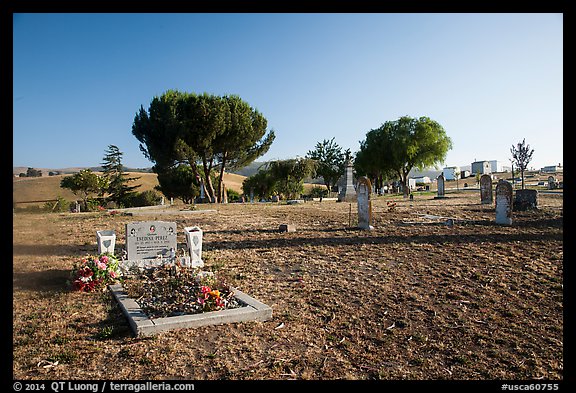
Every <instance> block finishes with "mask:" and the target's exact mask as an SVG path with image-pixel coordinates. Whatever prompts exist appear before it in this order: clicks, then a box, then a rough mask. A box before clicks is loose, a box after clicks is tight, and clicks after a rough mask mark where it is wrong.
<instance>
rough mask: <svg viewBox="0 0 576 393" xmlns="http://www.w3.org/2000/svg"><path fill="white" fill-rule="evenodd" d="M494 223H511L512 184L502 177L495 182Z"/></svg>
mask: <svg viewBox="0 0 576 393" xmlns="http://www.w3.org/2000/svg"><path fill="white" fill-rule="evenodd" d="M496 224H500V225H512V185H511V184H510V183H508V182H507V181H506V180H502V179H501V180H499V181H498V184H496Z"/></svg>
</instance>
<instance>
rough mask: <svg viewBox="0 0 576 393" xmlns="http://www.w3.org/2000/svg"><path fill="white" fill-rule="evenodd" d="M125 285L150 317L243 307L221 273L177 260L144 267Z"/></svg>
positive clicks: (126, 289)
mask: <svg viewBox="0 0 576 393" xmlns="http://www.w3.org/2000/svg"><path fill="white" fill-rule="evenodd" d="M122 285H123V287H124V290H125V291H126V292H127V294H128V296H129V297H131V298H134V299H137V300H136V302H137V303H138V305H139V306H140V307H141V308H142V310H143V311H144V312H145V313H146V314H147V315H148V316H149V317H150V318H163V317H170V316H176V315H184V314H199V313H203V312H209V311H218V310H224V309H229V308H237V307H242V305H241V304H240V303H239V302H238V300H237V299H236V298H235V297H234V291H233V289H232V287H231V286H230V285H229V284H228V283H227V282H226V281H225V280H224V279H223V278H222V277H220V276H217V275H216V274H215V273H214V272H210V271H200V270H199V269H197V268H187V267H184V266H181V265H180V264H178V263H172V264H165V265H161V266H156V267H151V268H145V269H142V270H141V271H140V272H139V273H137V274H132V275H128V276H126V277H124V281H123V284H122Z"/></svg>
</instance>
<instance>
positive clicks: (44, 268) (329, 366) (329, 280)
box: [13, 192, 564, 380]
mask: <svg viewBox="0 0 576 393" xmlns="http://www.w3.org/2000/svg"><path fill="white" fill-rule="evenodd" d="M448 196H449V198H448V199H445V200H434V199H433V197H432V195H429V194H428V195H417V196H416V198H415V200H414V202H413V203H412V204H411V203H410V202H409V201H407V200H404V199H403V198H402V197H393V198H392V199H393V200H395V201H396V202H397V207H396V208H395V209H394V210H393V211H388V209H387V207H386V201H388V200H390V199H391V198H390V197H379V198H375V199H374V201H373V211H374V216H375V218H374V226H375V228H376V229H375V230H374V231H371V232H363V231H359V230H357V229H354V228H350V227H349V220H351V221H352V226H354V225H355V216H356V214H355V206H353V209H352V215H350V205H349V204H347V203H336V202H328V201H325V202H322V203H318V202H308V203H305V204H301V205H285V204H253V205H251V204H231V205H224V206H206V207H207V208H212V209H213V208H216V209H217V212H216V213H201V214H200V213H199V214H192V215H190V214H188V215H185V214H182V213H180V212H178V211H175V212H174V214H173V215H161V216H154V215H151V216H146V217H145V218H140V217H129V216H111V215H109V214H106V213H103V212H100V213H80V214H70V213H63V214H28V213H21V214H15V215H14V221H13V235H14V237H13V263H14V264H13V285H14V286H13V329H14V334H13V358H14V363H13V376H14V378H17V379H115V380H123V379H207V380H216V379H234V380H236V379H266V380H269V379H314V380H316V379H384V380H390V379H416V380H428V379H434V380H436V379H478V380H492V379H520V380H528V379H534V378H536V379H540V378H543V379H551V380H561V379H563V369H564V359H563V342H564V338H563V325H564V324H563V301H564V298H563V211H562V206H563V200H562V197H561V195H545V194H541V195H540V200H539V204H540V209H539V210H538V211H532V212H523V213H515V214H514V223H513V225H512V226H510V227H507V226H498V225H496V224H494V215H495V214H494V208H493V207H488V206H482V205H480V204H479V195H477V193H475V192H474V193H471V192H461V193H451V194H449V195H448ZM424 214H428V215H436V216H442V217H452V218H455V219H456V225H454V226H453V227H448V226H446V225H445V224H444V223H443V222H444V221H443V219H434V218H430V217H428V216H424ZM142 219H145V220H155V219H159V220H169V221H175V222H176V223H177V225H178V229H179V239H178V241H179V243H184V242H185V239H184V235H183V234H182V228H183V227H184V226H190V225H198V226H200V227H201V228H202V229H203V231H204V255H203V257H204V260H205V263H206V266H207V268H208V269H212V270H215V271H218V272H219V273H220V274H223V275H225V276H226V277H227V279H228V281H229V282H230V283H231V284H232V285H233V286H235V287H237V288H239V289H240V290H241V291H243V292H246V293H248V294H249V295H251V296H253V297H255V298H256V299H258V300H260V301H262V302H264V303H266V304H268V305H270V306H271V307H272V308H273V316H274V317H273V320H271V321H267V322H247V323H238V324H230V325H222V326H214V327H206V328H199V329H184V330H179V331H171V332H166V333H161V334H158V335H157V336H155V337H153V338H145V339H139V338H134V337H132V335H131V333H130V330H129V328H128V324H127V322H126V320H125V319H124V317H123V316H122V314H121V313H120V311H119V309H118V307H117V305H116V304H115V303H114V302H113V300H112V299H111V296H110V295H109V294H108V293H106V292H104V293H97V294H83V293H74V292H71V291H70V290H69V289H68V288H67V286H66V279H67V277H68V273H69V271H70V269H71V268H72V265H73V263H74V261H76V260H77V258H78V257H80V256H84V255H85V254H87V253H95V252H96V239H95V232H96V231H97V230H100V229H114V230H116V233H117V234H118V235H119V237H118V239H117V250H119V249H120V248H121V247H122V246H123V242H124V225H125V224H126V223H127V222H130V221H133V220H134V221H139V220H142ZM282 223H289V224H294V225H295V226H296V228H297V231H296V232H293V233H280V232H278V226H279V225H280V224H282ZM281 324H282V325H281ZM279 326H283V327H282V328H278V327H279ZM48 362H51V363H48ZM56 362H57V364H56ZM44 366H47V367H44Z"/></svg>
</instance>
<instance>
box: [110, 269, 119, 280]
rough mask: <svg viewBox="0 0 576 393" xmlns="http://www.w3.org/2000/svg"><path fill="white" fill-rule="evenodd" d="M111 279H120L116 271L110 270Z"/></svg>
mask: <svg viewBox="0 0 576 393" xmlns="http://www.w3.org/2000/svg"><path fill="white" fill-rule="evenodd" d="M110 277H112V278H116V277H118V275H117V274H116V272H115V271H114V270H110Z"/></svg>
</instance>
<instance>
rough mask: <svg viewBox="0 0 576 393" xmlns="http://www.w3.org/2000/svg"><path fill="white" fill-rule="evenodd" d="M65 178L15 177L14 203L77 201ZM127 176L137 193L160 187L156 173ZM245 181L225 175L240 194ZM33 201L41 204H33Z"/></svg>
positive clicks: (136, 173) (231, 175)
mask: <svg viewBox="0 0 576 393" xmlns="http://www.w3.org/2000/svg"><path fill="white" fill-rule="evenodd" d="M15 169H16V168H15ZM26 169H27V168H24V172H26ZM79 169H82V168H79ZM79 169H78V170H79ZM48 171H56V170H52V169H50V170H47V171H46V173H48ZM59 171H62V170H59ZM18 173H19V172H18ZM64 176H68V175H55V176H42V177H14V178H13V182H12V201H13V202H14V203H18V204H23V203H31V204H37V205H41V204H43V203H44V201H49V200H56V199H57V198H58V197H62V198H64V199H66V200H68V201H74V200H77V199H78V197H77V196H75V195H74V193H72V191H70V190H68V189H65V188H61V187H60V181H61V180H62V178H63V177H64ZM126 176H128V177H138V178H139V179H137V180H134V181H133V182H131V183H130V185H140V187H139V188H137V189H136V190H137V191H146V190H153V189H154V187H155V186H157V185H158V175H156V174H155V173H145V172H126ZM244 179H245V176H241V175H236V174H232V173H225V174H224V184H225V185H226V187H227V188H229V189H232V190H234V191H237V192H239V193H241V192H242V182H243V181H244ZM33 201H39V202H35V203H32V202H33Z"/></svg>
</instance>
